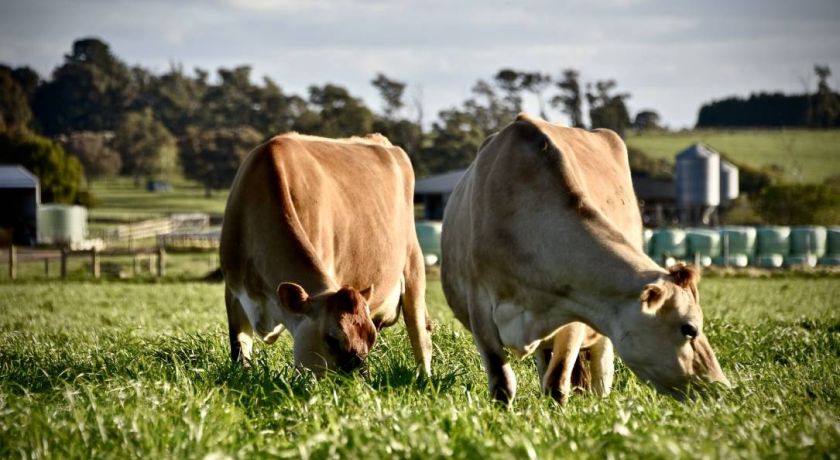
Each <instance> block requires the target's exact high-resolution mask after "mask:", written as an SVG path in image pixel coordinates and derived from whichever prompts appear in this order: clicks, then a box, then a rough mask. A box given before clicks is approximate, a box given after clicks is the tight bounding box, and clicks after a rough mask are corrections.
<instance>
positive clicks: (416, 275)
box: [402, 248, 432, 377]
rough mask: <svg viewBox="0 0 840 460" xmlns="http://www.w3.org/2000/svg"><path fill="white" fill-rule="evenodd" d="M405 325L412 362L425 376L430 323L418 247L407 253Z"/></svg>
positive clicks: (429, 368) (429, 364)
mask: <svg viewBox="0 0 840 460" xmlns="http://www.w3.org/2000/svg"><path fill="white" fill-rule="evenodd" d="M402 305H403V307H402V308H403V315H404V320H405V327H406V330H407V331H408V338H409V340H411V351H412V352H413V353H414V362H415V363H417V366H418V367H421V366H422V369H423V374H424V375H425V376H427V377H428V376H431V375H432V335H431V329H432V323H431V321H429V312H428V310H427V309H426V266H425V264H424V263H423V255H422V254H421V253H420V251H419V248H418V249H417V250H416V251H414V253H413V254H410V255H409V261H408V266H407V267H406V270H405V293H404V294H403V299H402Z"/></svg>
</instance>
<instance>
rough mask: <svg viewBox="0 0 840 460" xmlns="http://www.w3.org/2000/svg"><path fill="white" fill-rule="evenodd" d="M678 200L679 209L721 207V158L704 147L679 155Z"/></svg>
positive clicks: (701, 145) (693, 148)
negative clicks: (682, 207)
mask: <svg viewBox="0 0 840 460" xmlns="http://www.w3.org/2000/svg"><path fill="white" fill-rule="evenodd" d="M676 170H677V174H676V176H677V177H676V180H675V181H674V184H675V186H676V199H677V205H679V206H717V205H718V204H720V187H721V186H720V155H719V154H718V153H717V152H715V151H714V150H712V149H710V148H709V147H707V146H705V145H703V144H694V145H692V146H691V147H689V148H687V149H685V150H683V151H682V152H680V153H679V154H677V159H676Z"/></svg>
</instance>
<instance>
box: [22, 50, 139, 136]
mask: <svg viewBox="0 0 840 460" xmlns="http://www.w3.org/2000/svg"><path fill="white" fill-rule="evenodd" d="M136 89H137V85H136V84H135V81H134V78H133V74H132V72H131V71H130V69H129V68H128V67H127V66H126V65H125V64H123V63H122V61H120V60H119V59H117V58H116V57H115V56H114V55H113V54H111V51H110V48H109V47H108V44H106V43H105V42H103V41H101V40H98V39H95V38H87V39H81V40H77V41H76V42H74V43H73V50H72V52H71V53H70V54H68V55H66V56H65V60H64V64H63V65H62V66H61V67H59V68H57V69H56V70H55V71H54V72H53V76H52V80H51V81H49V82H47V83H45V84H43V85H41V86H40V87H39V88H38V90H37V91H36V92H35V96H34V100H33V107H32V108H33V112H34V114H35V117H36V118H37V120H38V121H39V123H40V125H41V128H42V129H43V131H44V133H46V134H48V135H56V134H62V133H64V134H67V133H70V132H74V131H110V130H113V129H114V128H115V127H116V126H117V124H118V123H119V120H120V119H121V118H122V116H123V114H124V113H125V111H126V110H127V109H128V107H129V106H130V105H131V104H132V102H133V101H134V97H135V94H136Z"/></svg>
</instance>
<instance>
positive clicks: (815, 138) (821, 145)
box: [626, 129, 840, 182]
mask: <svg viewBox="0 0 840 460" xmlns="http://www.w3.org/2000/svg"><path fill="white" fill-rule="evenodd" d="M626 142H627V144H628V145H630V146H632V147H636V148H638V149H640V150H642V151H644V152H645V153H646V154H648V155H649V156H651V157H653V158H664V159H667V160H668V161H674V156H675V155H676V154H677V153H679V152H680V151H682V150H683V149H685V148H686V147H688V146H689V145H691V144H693V143H695V142H702V143H705V144H707V145H709V146H711V147H712V148H714V149H716V150H718V151H719V152H721V153H723V154H725V155H727V156H729V157H730V158H732V159H734V160H735V161H739V162H743V163H746V164H750V165H754V166H766V165H771V164H775V165H779V166H781V167H782V168H784V174H785V178H786V179H787V180H789V181H796V182H822V181H823V180H824V179H825V178H827V177H830V176H834V175H840V130H809V129H782V130H757V129H756V130H718V129H714V130H712V129H709V130H706V129H701V130H693V131H681V132H675V133H669V132H646V133H641V134H640V133H628V135H627V139H626Z"/></svg>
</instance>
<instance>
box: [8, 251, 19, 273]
mask: <svg viewBox="0 0 840 460" xmlns="http://www.w3.org/2000/svg"><path fill="white" fill-rule="evenodd" d="M9 278H11V279H15V278H17V249H16V248H15V245H14V244H11V245H9Z"/></svg>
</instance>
